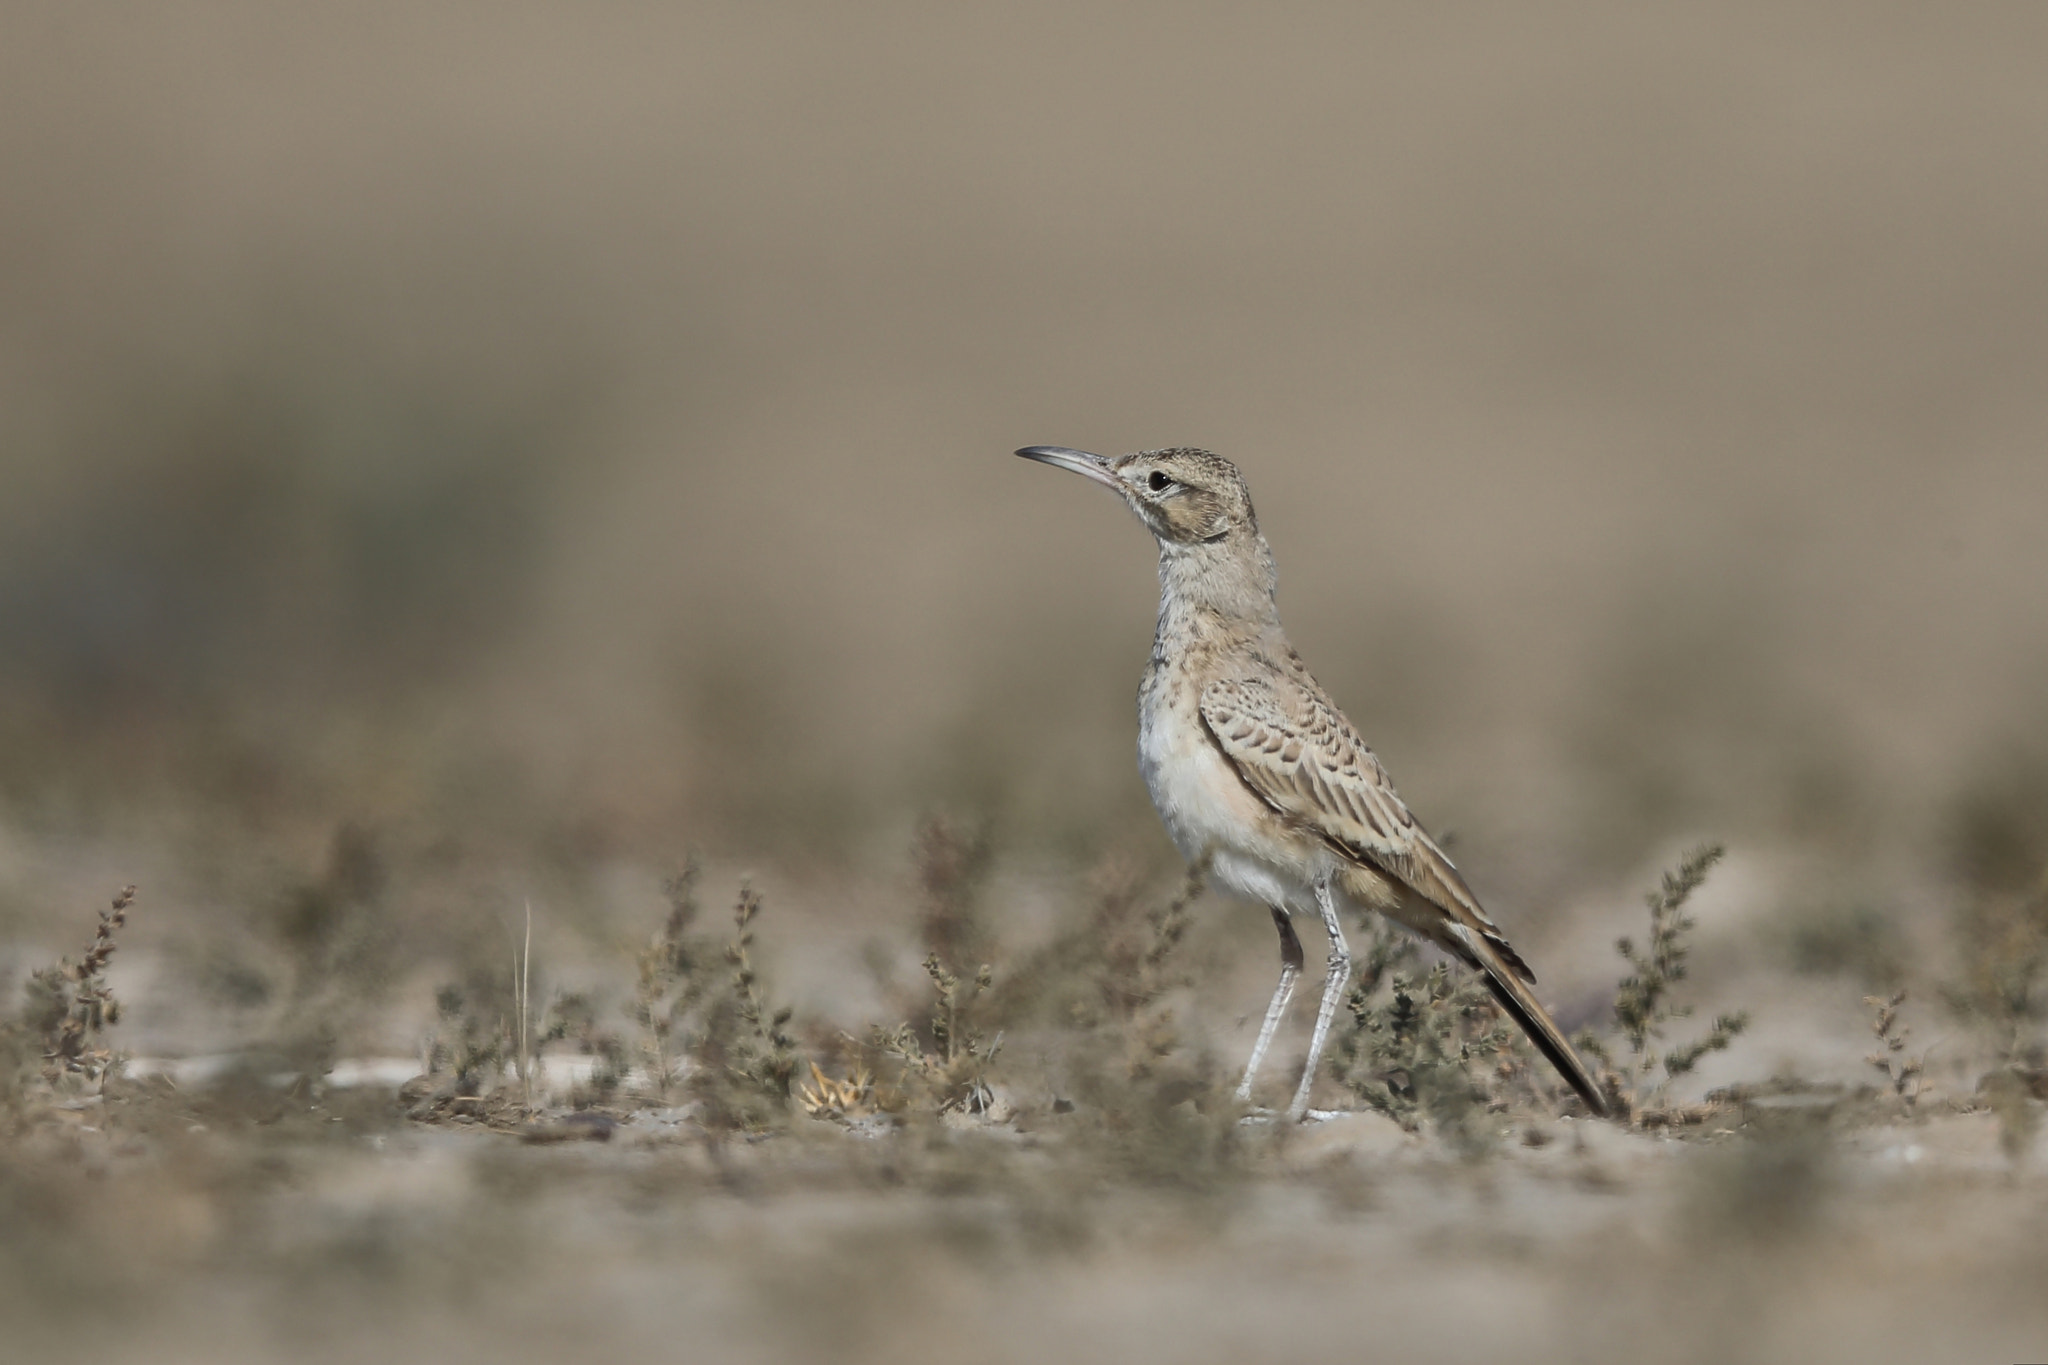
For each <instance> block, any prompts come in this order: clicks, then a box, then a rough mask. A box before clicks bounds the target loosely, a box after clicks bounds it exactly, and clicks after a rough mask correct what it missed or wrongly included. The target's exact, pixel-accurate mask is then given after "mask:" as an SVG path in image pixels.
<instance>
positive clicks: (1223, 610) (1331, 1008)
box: [1016, 446, 1608, 1122]
mask: <svg viewBox="0 0 2048 1365" xmlns="http://www.w3.org/2000/svg"><path fill="white" fill-rule="evenodd" d="M1016 453H1017V454H1019V455H1021V456H1023V457H1024V458H1025V459H1027V460H1036V461H1038V462H1039V463H1041V464H1048V465H1051V466H1053V467H1054V468H1056V469H1064V470H1068V471H1071V472H1072V473H1075V474H1079V475H1081V476H1082V477H1083V478H1085V479H1089V480H1091V481H1093V482H1095V483H1099V484H1101V485H1103V486H1104V487H1106V488H1109V489H1111V490H1113V491H1114V492H1115V493H1116V494H1117V495H1118V496H1119V497H1121V498H1122V499H1123V501H1124V503H1125V504H1126V505H1127V506H1128V507H1129V508H1130V509H1131V511H1133V512H1135V513H1136V514H1137V517H1138V520H1139V521H1140V522H1142V523H1144V526H1145V528H1146V529H1147V530H1148V531H1150V532H1151V533H1152V535H1153V538H1154V539H1155V540H1157V541H1158V543H1159V623H1158V628H1157V630H1156V632H1155V633H1154V635H1153V637H1152V657H1151V659H1150V661H1149V662H1148V663H1147V665H1146V668H1145V675H1144V680H1143V682H1142V683H1141V684H1140V686H1139V689H1138V767H1139V771H1140V772H1141V773H1142V775H1143V777H1144V779H1145V786H1146V788H1147V789H1148V790H1149V791H1150V792H1151V795H1152V804H1153V805H1154V806H1155V807H1156V808H1157V809H1158V811H1159V815H1160V819H1161V820H1162V821H1163V822H1164V824H1165V825H1166V830H1167V833H1168V834H1169V835H1170V836H1171V837H1172V839H1173V842H1174V844H1175V845H1176V846H1177V847H1178V848H1179V849H1180V852H1181V854H1182V856H1184V857H1186V858H1187V859H1188V860H1189V861H1190V862H1191V863H1194V864H1195V865H1197V866H1206V867H1207V869H1208V872H1209V875H1210V876H1211V877H1212V878H1213V879H1214V880H1215V881H1217V882H1218V883H1220V884H1221V885H1223V886H1224V887H1226V888H1228V889H1229V890H1231V891H1234V892H1236V893H1237V894H1238V895H1240V896H1242V897H1244V898H1245V899H1247V900H1250V901H1254V902H1257V903H1261V904H1263V905H1265V906H1266V907H1267V908H1268V909H1269V910H1271V912H1272V915H1273V923H1274V926H1275V927H1276V928H1277V929H1278V930H1279V934H1280V983H1279V985H1278V986H1277V987H1275V988H1274V991H1273V998H1272V1001H1271V1003H1270V1004H1269V1005H1268V1006H1267V1007H1266V1015H1265V1019H1264V1021H1263V1022H1262V1023H1261V1024H1260V1025H1259V1035H1258V1039H1257V1041H1256V1042H1254V1043H1253V1045H1252V1054H1251V1060H1250V1061H1249V1063H1248V1064H1247V1065H1246V1067H1245V1072H1244V1079H1243V1081H1242V1082H1240V1083H1239V1085H1238V1087H1237V1091H1236V1095H1237V1098H1238V1100H1239V1101H1241V1102H1249V1101H1250V1099H1251V1094H1252V1082H1253V1081H1254V1080H1255V1079H1256V1077H1257V1076H1258V1073H1259V1067H1260V1064H1261V1063H1262V1062H1263V1061H1264V1060H1265V1058H1266V1052H1267V1049H1268V1048H1269V1047H1270V1046H1271V1045H1272V1042H1273V1033H1274V1030H1275V1029H1277V1028H1278V1027H1279V1025H1280V1022H1281V1019H1282V1018H1283V1016H1284V1015H1285V1014H1286V1012H1287V1005H1288V1002H1289V1001H1290V1000H1291V999H1292V998H1293V996H1294V988H1295V983H1296V982H1297V981H1298V980H1299V978H1300V976H1301V974H1302V968H1303V964H1304V954H1303V951H1302V945H1301V939H1300V937H1299V935H1297V934H1296V932H1295V929H1294V924H1293V919H1294V917H1295V916H1297V915H1299V916H1303V917H1305V918H1309V919H1316V918H1320V919H1321V921H1322V926H1323V931H1324V933H1325V934H1326V935H1327V936H1328V938H1329V945H1330V951H1329V957H1328V959H1327V963H1326V968H1327V974H1326V975H1325V977H1324V979H1323V994H1322V999H1321V1002H1320V1003H1319V1004H1318V1006H1317V1009H1316V1020H1315V1029H1314V1031H1313V1033H1311V1035H1310V1038H1309V1048H1308V1060H1307V1065H1306V1066H1305V1067H1304V1068H1303V1071H1302V1076H1301V1082H1300V1084H1299V1086H1298V1087H1297V1088H1296V1089H1295V1092H1294V1099H1293V1102H1292V1103H1291V1104H1290V1105H1289V1106H1288V1110H1287V1116H1288V1118H1289V1119H1290V1120H1292V1121H1295V1122H1299V1121H1301V1120H1302V1119H1303V1118H1304V1117H1305V1116H1306V1115H1307V1113H1308V1101H1309V1091H1310V1089H1311V1088H1312V1087H1313V1085H1314V1082H1315V1079H1316V1066H1317V1063H1318V1062H1319V1061H1320V1060H1321V1058H1322V1053H1323V1047H1324V1044H1325V1043H1326V1042H1327V1041H1328V1039H1329V1034H1330V1023H1331V1020H1332V1019H1333V1017H1334V1016H1335V1015H1336V1012H1337V1006H1338V1003H1339V1001H1340V1000H1341V999H1342V997H1343V994H1344V990H1345V987H1346V986H1347V985H1348V984H1349V982H1350V979H1351V952H1350V948H1349V946H1348V945H1347V943H1346V941H1345V938H1344V927H1343V924H1342V923H1341V921H1340V912H1341V911H1343V910H1345V909H1350V910H1352V911H1354V912H1356V911H1360V910H1363V911H1372V912H1376V913H1378V914H1380V915H1383V916H1385V917H1386V918H1388V919H1390V920H1392V921H1393V922H1395V923H1397V924H1399V925H1401V926H1403V927H1404V928H1406V929H1408V930H1410V931H1412V932H1413V933H1415V934H1416V935H1418V936H1419V937H1421V938H1422V939H1424V940H1425V941H1427V942H1429V943H1431V944H1434V945H1435V946H1436V947H1438V948H1439V949H1441V950H1443V951H1444V952H1445V953H1447V954H1449V955H1450V956H1451V957H1453V958H1455V959H1457V960H1458V961H1460V962H1462V963H1464V964H1465V965H1466V966H1468V967H1471V968H1474V969H1476V970H1477V971H1478V972H1480V973H1481V975H1482V976H1483V978H1484V980H1485V982H1486V985H1487V986H1488V988H1489V989H1490V990H1491V991H1492V993H1493V997H1494V999H1495V1000H1497V1001H1498V1002H1499V1003H1500V1006H1501V1008H1502V1009H1503V1010H1504V1011H1505V1012H1506V1013H1507V1014H1508V1016H1509V1017H1510V1018H1512V1019H1513V1020H1514V1021H1515V1022H1516V1023H1517V1024H1518V1025H1520V1026H1521V1029H1522V1031H1523V1032H1524V1033H1526V1034H1527V1035H1528V1037H1529V1040H1530V1041H1531V1042H1532V1043H1534V1044H1535V1046H1536V1048H1537V1050H1538V1051H1540V1052H1541V1053H1542V1054H1543V1055H1544V1056H1545V1057H1546V1058H1547V1059H1548V1060H1549V1061H1550V1064H1551V1065H1552V1066H1554V1067H1555V1068H1556V1069H1557V1071H1558V1073H1559V1074H1560V1075H1561V1076H1562V1077H1563V1078H1564V1080H1565V1081H1566V1082H1567V1083H1568V1084H1569V1085H1570V1086H1571V1088H1572V1089H1573V1090H1575V1091H1577V1092H1578V1094H1579V1097H1580V1098H1581V1099H1582V1100H1584V1101H1585V1104H1586V1107H1587V1108H1588V1109H1589V1110H1591V1111H1592V1112H1593V1113H1594V1114H1596V1115H1601V1116H1605V1115H1606V1114H1607V1113H1608V1104H1607V1101H1606V1098H1605V1097H1604V1096H1603V1095H1602V1093H1601V1090H1600V1086H1599V1085H1598V1084H1597V1083H1596V1082H1595V1080H1594V1078H1593V1075H1592V1073H1591V1072H1590V1071H1588V1070H1587V1068H1586V1065H1585V1063H1584V1062H1582V1061H1580V1060H1579V1055H1578V1053H1576V1052H1575V1051H1573V1050H1572V1045H1571V1043H1570V1042H1569V1041H1567V1039H1566V1038H1565V1035H1564V1032H1563V1031H1562V1030H1561V1029H1559V1028H1558V1026H1557V1021H1556V1020H1554V1019H1553V1018H1551V1016H1550V1012H1549V1011H1548V1010H1546V1009H1545V1008H1544V1007H1543V1003H1542V1002H1541V1001H1540V1000H1538V999H1537V998H1536V994H1535V992H1534V990H1533V989H1532V987H1533V986H1534V983H1535V979H1536V977H1535V973H1533V972H1532V971H1530V969H1529V965H1528V963H1526V962H1524V961H1523V960H1522V958H1521V956H1520V955H1519V954H1518V953H1516V952H1515V950H1514V949H1513V948H1512V947H1510V946H1509V944H1508V941H1507V938H1506V936H1505V935H1504V934H1502V933H1501V931H1500V928H1499V926H1498V925H1496V924H1495V923H1494V922H1493V920H1492V918H1491V917H1489V916H1488V915H1487V913H1486V911H1485V910H1484V909H1483V908H1481V906H1480V904H1479V898H1478V897H1477V896H1475V895H1474V894H1473V893H1472V889H1471V887H1469V886H1467V885H1466V883H1465V879H1464V877H1463V876H1461V875H1460V874H1459V872H1458V869H1457V868H1456V867H1455V866H1454V865H1453V864H1452V862H1451V860H1450V858H1449V857H1447V856H1446V855H1445V853H1444V850H1443V848H1442V846H1441V845H1440V844H1438V843H1437V841H1436V840H1434V839H1432V838H1431V837H1430V836H1429V834H1428V833H1427V832H1426V831H1425V830H1424V829H1423V827H1422V825H1421V824H1420V823H1418V822H1417V820H1416V818H1415V816H1414V815H1413V814H1412V813H1411V812H1410V811H1409V809H1408V807H1407V805H1406V804H1405V803H1404V802H1403V801H1402V800H1401V798H1400V796H1399V795H1397V794H1396V793H1395V791H1394V785H1393V783H1392V782H1391V781H1390V780H1389V779H1388V777H1387V772H1386V769H1385V768H1384V767H1382V766H1381V764H1380V761H1379V759H1378V758H1377V757H1376V756H1375V755H1374V754H1373V751H1372V750H1371V749H1370V748H1369V747H1367V745H1366V743H1365V741H1364V740H1363V739H1362V738H1360V737H1359V733H1358V730H1357V728H1356V727H1355V726H1353V725H1352V723H1351V721H1350V720H1349V719H1347V718H1346V717H1345V715H1344V713H1343V712H1342V711H1341V710H1339V709H1338V707H1337V704H1336V702H1334V701H1332V700H1331V699H1330V695H1329V694H1328V693H1327V692H1325V691H1324V690H1323V688H1322V686H1321V685H1320V684H1319V683H1317V682H1316V680H1315V679H1314V678H1313V677H1312V676H1311V675H1310V674H1309V671H1308V667H1307V666H1306V665H1305V664H1304V663H1303V662H1302V660H1301V655H1300V654H1298V653H1297V652H1296V651H1295V649H1294V646H1293V645H1292V644H1290V643H1289V642H1288V639H1287V634H1286V632H1285V631H1284V630H1283V629H1282V628H1281V625H1280V611H1279V606H1278V603H1277V598H1276V574H1275V569H1274V563H1273V552H1272V550H1271V549H1270V548H1268V546H1267V544H1266V538H1265V537H1264V536H1263V535H1261V534H1260V532H1259V523H1258V518H1257V516H1256V515H1255V514H1254V512H1253V510H1252V500H1251V492H1250V490H1249V489H1248V488H1247V487H1246V485H1245V481H1244V476H1243V475H1242V474H1240V473H1239V472H1238V469H1237V466H1236V465H1234V464H1232V463H1231V462H1230V461H1229V460H1227V459H1224V458H1223V457H1222V456H1220V455H1216V454H1213V453H1211V452H1209V451H1207V450H1200V449H1196V448H1194V447H1186V446H1182V447H1174V448H1171V449H1165V450H1141V451H1136V452H1134V453H1132V454H1129V455H1122V456H1117V457H1114V458H1110V457H1106V456H1102V455H1094V454H1090V453H1089V452H1087V451H1085V450H1073V449H1070V448H1068V447H1066V446H1025V447H1024V448H1023V449H1021V450H1019V451H1017V452H1016Z"/></svg>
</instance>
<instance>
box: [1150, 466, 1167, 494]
mask: <svg viewBox="0 0 2048 1365" xmlns="http://www.w3.org/2000/svg"><path fill="white" fill-rule="evenodd" d="M1145 486H1146V487H1147V488H1149V489H1151V490H1152V491H1153V492H1154V493H1164V492H1165V491H1166V490H1167V489H1169V488H1171V487H1173V480H1172V479H1169V478H1167V477H1166V475H1164V474H1162V473H1160V472H1159V471H1158V470H1156V469H1155V470H1153V471H1152V476H1151V477H1150V478H1148V479H1146V480H1145Z"/></svg>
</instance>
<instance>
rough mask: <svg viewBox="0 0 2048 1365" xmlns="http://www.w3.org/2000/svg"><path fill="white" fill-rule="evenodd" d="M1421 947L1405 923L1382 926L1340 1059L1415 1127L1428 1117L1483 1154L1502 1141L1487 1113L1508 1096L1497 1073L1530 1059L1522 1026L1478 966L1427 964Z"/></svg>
mask: <svg viewBox="0 0 2048 1365" xmlns="http://www.w3.org/2000/svg"><path fill="white" fill-rule="evenodd" d="M1417 957H1418V953H1417V949H1416V945H1415V941H1414V939H1412V938H1411V937H1409V936H1408V935H1407V934H1406V933H1405V932H1403V931H1402V930H1399V929H1397V928H1395V927H1393V926H1392V925H1386V924H1375V925H1374V926H1373V927H1372V930H1371V937H1370V938H1369V939H1368V940H1367V943H1366V950H1365V952H1364V953H1363V954H1361V955H1360V961H1359V972H1358V980H1357V982H1356V984H1354V985H1353V987H1352V989H1351V992H1350V995H1349V996H1348V998H1347V1001H1346V1004H1347V1007H1348V1009H1349V1012H1350V1015H1351V1021H1352V1028H1351V1029H1349V1030H1347V1031H1345V1032H1343V1033H1341V1034H1340V1035H1339V1036H1338V1039H1337V1042H1336V1046H1335V1047H1334V1049H1333V1050H1332V1062H1333V1065H1334V1067H1335V1069H1336V1072H1337V1075H1338V1077H1339V1078H1340V1079H1341V1080H1342V1081H1343V1082H1344V1084H1345V1085H1346V1087H1348V1088H1349V1089H1350V1090H1351V1091H1352V1093H1353V1094H1355V1095H1357V1096H1358V1097H1359V1098H1360V1099H1361V1100H1363V1101H1365V1103H1366V1105H1367V1106H1368V1107H1369V1108H1371V1109H1374V1110H1376V1111H1378V1112H1379V1113H1382V1114H1385V1115H1386V1116H1387V1117H1389V1118H1391V1119H1393V1120H1394V1121H1395V1122H1396V1123H1399V1124H1400V1125H1401V1126H1402V1127H1403V1128H1406V1129H1408V1130H1410V1131H1411V1132H1413V1131H1418V1130H1419V1129H1420V1128H1421V1127H1422V1125H1423V1123H1424V1122H1425V1121H1427V1122H1428V1123H1429V1125H1430V1126H1431V1127H1432V1128H1433V1129H1434V1130H1435V1131H1436V1132H1437V1133H1438V1134H1439V1135H1440V1136H1442V1137H1443V1138H1444V1140H1445V1141H1447V1142H1448V1143H1450V1145H1451V1146H1452V1147H1453V1148H1454V1149H1455V1150H1456V1151H1458V1152H1459V1153H1460V1154H1461V1155H1463V1156H1467V1157H1476V1156H1480V1155H1483V1154H1484V1153H1485V1152H1487V1151H1488V1150H1490V1149H1491V1146H1492V1142H1493V1131H1492V1125H1489V1124H1487V1123H1486V1122H1485V1119H1484V1116H1485V1115H1486V1113H1487V1112H1488V1111H1490V1110H1492V1109H1495V1108H1498V1107H1501V1105H1502V1103H1503V1102H1502V1101H1501V1100H1500V1099H1499V1098H1498V1097H1497V1096H1496V1094H1495V1082H1496V1080H1498V1079H1501V1078H1503V1077H1504V1076H1506V1075H1513V1074H1515V1073H1516V1072H1517V1071H1518V1070H1520V1069H1521V1068H1519V1067H1518V1065H1517V1063H1516V1060H1515V1058H1514V1052H1513V1049H1514V1046H1515V1042H1516V1031H1515V1029H1514V1028H1513V1026H1512V1025H1510V1024H1509V1023H1508V1022H1507V1021H1506V1020H1505V1019H1503V1018H1502V1017H1501V1014H1500V1010H1499V1008H1498V1007H1497V1006H1496V1005H1495V1004H1494V1003H1493V998H1492V996H1491V995H1490V994H1489V993H1488V992H1487V989H1486V987H1485V985H1484V984H1483V983H1482V982H1481V981H1480V980H1479V978H1478V977H1477V976H1475V975H1473V974H1471V973H1469V972H1463V971H1458V970H1456V969H1454V968H1452V967H1451V966H1450V965H1449V964H1447V963H1443V962H1438V963H1436V964H1435V965H1434V966H1432V967H1430V968H1429V970H1427V971H1417V970H1416V961H1417ZM1382 985H1384V986H1385V987H1386V988H1387V993H1386V997H1385V999H1384V1000H1382V999H1381V997H1380V988H1381V986H1382Z"/></svg>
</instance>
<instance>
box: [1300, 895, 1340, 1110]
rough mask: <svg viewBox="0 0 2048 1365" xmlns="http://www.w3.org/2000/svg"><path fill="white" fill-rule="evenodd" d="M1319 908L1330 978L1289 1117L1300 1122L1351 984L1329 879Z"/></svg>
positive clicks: (1328, 977) (1318, 905) (1319, 900)
mask: <svg viewBox="0 0 2048 1365" xmlns="http://www.w3.org/2000/svg"><path fill="white" fill-rule="evenodd" d="M1316 907H1317V908H1318V909H1320V910H1321V911H1322V912H1323V931H1324V932H1325V933H1327V934H1328V935H1329V936H1330V974H1329V975H1328V976H1326V977H1324V978H1323V1000H1322V1003H1321V1004H1320V1005H1318V1006H1317V1007H1316V1031H1315V1032H1314V1033H1313V1034H1311V1035H1310V1037H1309V1040H1308V1065H1307V1066H1305V1067H1303V1068H1302V1072H1301V1087H1300V1088H1299V1089H1297V1090H1296V1091H1295V1092H1294V1103H1293V1104H1290V1105H1288V1106H1287V1117H1288V1118H1290V1119H1293V1120H1294V1121H1296V1122H1300V1120H1301V1118H1302V1116H1303V1115H1304V1114H1306V1113H1308V1092H1309V1091H1310V1090H1312V1089H1313V1088H1314V1087H1315V1083H1316V1067H1317V1066H1318V1065H1319V1064H1321V1062H1322V1060H1323V1044H1324V1043H1326V1042H1328V1041H1329V1037H1330V1021H1331V1020H1332V1019H1334V1018H1335V1017H1336V1015H1337V1002H1338V1001H1339V1000H1341V999H1342V998H1343V996H1344V988H1345V987H1346V986H1348V985H1350V984H1351V947H1350V945H1349V944H1347V943H1345V941H1344V926H1343V925H1342V924H1339V923H1338V922H1337V904H1336V902H1335V901H1334V900H1333V899H1331V896H1330V883H1329V881H1328V880H1327V879H1325V880H1323V881H1319V882H1317V883H1316Z"/></svg>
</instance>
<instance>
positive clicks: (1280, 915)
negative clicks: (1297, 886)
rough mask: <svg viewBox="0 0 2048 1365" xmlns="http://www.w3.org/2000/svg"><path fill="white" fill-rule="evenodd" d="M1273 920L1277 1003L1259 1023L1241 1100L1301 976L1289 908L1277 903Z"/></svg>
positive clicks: (1247, 1095)
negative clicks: (1277, 963)
mask: <svg viewBox="0 0 2048 1365" xmlns="http://www.w3.org/2000/svg"><path fill="white" fill-rule="evenodd" d="M1273 924H1274V927H1275V928H1277V929H1279V931H1280V984H1279V986H1277V987H1275V988H1274V991H1273V1003H1272V1004H1270V1005H1268V1006H1266V1022H1265V1023H1263V1024H1261V1025H1259V1041H1258V1042H1256V1043H1253V1044H1252V1060H1251V1062H1250V1064H1249V1065H1247V1066H1246V1067H1245V1069H1244V1079H1243V1080H1242V1081H1239V1082H1238V1084H1237V1097H1238V1098H1239V1099H1241V1100H1248V1099H1250V1098H1251V1097H1252V1077H1254V1076H1256V1075H1258V1074H1259V1063H1261V1062H1263V1061H1265V1060H1266V1049H1267V1047H1269V1046H1270V1045H1271V1044H1272V1042H1273V1030H1274V1029H1276V1028H1278V1027H1280V1016H1281V1015H1283V1014H1285V1013H1287V1002H1288V1001H1289V1000H1292V999H1293V998H1294V983H1295V982H1296V981H1299V980H1300V979H1301V962H1302V956H1301V940H1300V939H1299V938H1297V937H1295V933H1294V926H1293V925H1292V924H1291V923H1289V922H1288V919H1287V912H1286V911H1285V910H1282V909H1280V908H1279V907H1278V906H1275V907H1273Z"/></svg>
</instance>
